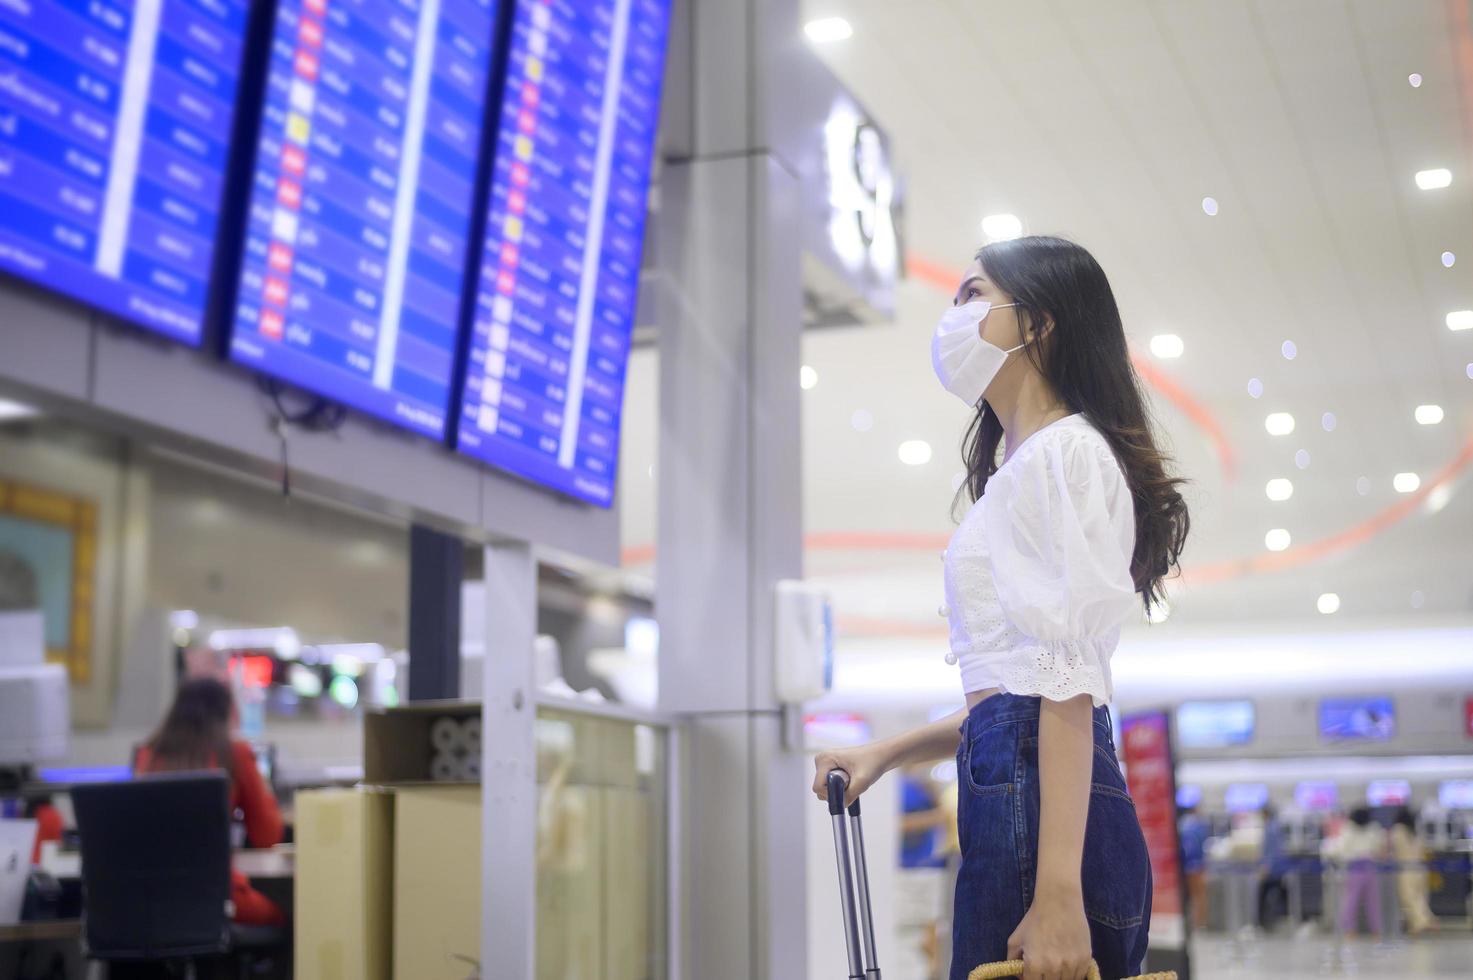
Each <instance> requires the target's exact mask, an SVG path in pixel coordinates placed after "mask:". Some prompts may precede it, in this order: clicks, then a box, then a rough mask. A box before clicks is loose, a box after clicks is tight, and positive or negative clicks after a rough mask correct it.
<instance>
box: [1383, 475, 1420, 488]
mask: <svg viewBox="0 0 1473 980" xmlns="http://www.w3.org/2000/svg"><path fill="white" fill-rule="evenodd" d="M1391 485H1392V486H1393V487H1395V488H1396V492H1397V493H1416V492H1417V488H1418V487H1420V486H1421V485H1422V478H1421V477H1420V476H1418V475H1417V474H1415V473H1398V474H1396V476H1395V477H1393V478H1392V480H1391Z"/></svg>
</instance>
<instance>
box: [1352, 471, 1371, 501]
mask: <svg viewBox="0 0 1473 980" xmlns="http://www.w3.org/2000/svg"><path fill="white" fill-rule="evenodd" d="M1355 492H1356V493H1358V494H1360V495H1361V496H1362V497H1369V496H1370V495H1371V480H1370V477H1365V476H1363V477H1360V478H1359V479H1358V480H1356V481H1355Z"/></svg>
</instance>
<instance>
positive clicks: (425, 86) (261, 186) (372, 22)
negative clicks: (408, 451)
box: [230, 0, 496, 437]
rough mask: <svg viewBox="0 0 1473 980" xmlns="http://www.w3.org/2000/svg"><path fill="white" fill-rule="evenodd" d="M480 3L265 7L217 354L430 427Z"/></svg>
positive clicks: (451, 309) (470, 118) (466, 200)
mask: <svg viewBox="0 0 1473 980" xmlns="http://www.w3.org/2000/svg"><path fill="white" fill-rule="evenodd" d="M495 7H496V4H495V2H494V0H282V2H281V3H279V4H278V5H277V8H276V21H275V24H274V26H273V29H272V49H271V57H270V65H269V70H268V73H267V85H266V94H265V99H264V104H263V111H262V120H261V134H260V141H259V144H258V146H257V149H256V166H255V172H254V176H253V182H252V190H251V201H250V213H249V216H248V223H247V227H246V241H245V254H244V258H243V264H242V268H241V278H240V287H239V292H238V294H237V299H236V309H235V327H234V332H233V334H232V337H231V343H230V353H231V357H232V358H233V359H235V360H236V361H238V362H240V363H243V364H248V365H251V366H253V367H257V368H259V369H260V370H262V371H264V372H266V373H267V374H271V375H273V376H275V377H278V378H281V379H283V380H286V381H290V382H292V383H293V384H298V385H301V386H302V387H305V388H310V389H311V390H313V391H316V392H318V393H320V394H322V395H325V396H327V397H329V398H333V399H335V400H337V401H340V402H343V403H344V404H347V405H351V406H353V407H355V408H358V409H361V410H363V411H366V412H370V413H372V414H375V415H379V416H381V417H383V418H386V419H388V420H390V421H392V422H395V423H397V424H399V425H402V426H405V427H406V428H409V429H412V430H414V431H416V432H420V433H424V434H426V435H431V436H435V437H443V436H444V434H445V416H446V413H447V412H448V410H449V406H450V386H451V380H452V377H453V373H454V361H455V354H456V348H457V325H458V323H459V319H460V298H461V291H462V290H461V286H462V282H463V277H464V274H465V273H464V269H465V264H466V246H467V239H468V237H469V234H470V213H471V210H472V205H473V197H474V187H475V181H476V171H477V164H478V160H479V155H480V147H481V123H482V119H483V117H484V107H485V98H486V90H487V80H488V71H489V66H490V59H491V46H492V43H493V40H494V24H495Z"/></svg>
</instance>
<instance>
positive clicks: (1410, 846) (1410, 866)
mask: <svg viewBox="0 0 1473 980" xmlns="http://www.w3.org/2000/svg"><path fill="white" fill-rule="evenodd" d="M1391 858H1392V860H1394V861H1395V862H1396V893H1397V896H1398V897H1399V898H1400V899H1401V908H1402V911H1403V912H1404V913H1405V914H1406V917H1407V932H1409V933H1411V934H1412V935H1413V936H1419V935H1421V934H1422V933H1424V932H1429V931H1433V930H1436V929H1437V919H1436V917H1435V916H1433V914H1432V906H1431V904H1430V903H1429V901H1428V898H1427V890H1428V889H1427V853H1426V850H1425V849H1424V848H1423V847H1422V842H1421V841H1420V840H1418V839H1417V818H1416V817H1414V816H1412V811H1411V810H1410V809H1408V808H1407V807H1402V808H1401V809H1399V810H1397V811H1396V822H1395V823H1393V824H1392V825H1391Z"/></svg>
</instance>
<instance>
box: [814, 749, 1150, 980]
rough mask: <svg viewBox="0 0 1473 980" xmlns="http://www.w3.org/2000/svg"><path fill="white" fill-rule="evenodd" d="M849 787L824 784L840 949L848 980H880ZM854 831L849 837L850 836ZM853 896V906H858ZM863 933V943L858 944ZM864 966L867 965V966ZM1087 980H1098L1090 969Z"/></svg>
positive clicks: (987, 966)
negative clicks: (848, 799) (841, 930)
mask: <svg viewBox="0 0 1473 980" xmlns="http://www.w3.org/2000/svg"><path fill="white" fill-rule="evenodd" d="M848 783H849V780H848V777H847V776H846V775H845V774H844V771H843V770H842V769H834V770H832V771H831V772H829V774H828V776H827V777H826V778H825V787H826V789H827V790H828V797H829V820H830V821H831V822H832V823H833V825H834V858H835V860H836V861H837V863H838V866H839V908H840V911H841V912H842V914H843V918H844V944H845V949H846V950H847V952H848V954H849V980H880V961H879V958H878V957H877V956H876V955H875V923H874V917H873V915H872V914H871V912H870V900H869V869H868V867H867V866H866V864H865V859H864V829H863V827H862V826H861V824H860V821H859V800H857V799H856V800H855V801H854V802H853V803H851V804H849V808H848V809H849V822H848V823H847V824H846V823H845V821H844V809H845V808H844V790H845V789H846V788H847V786H848ZM851 831H852V833H851ZM856 895H857V900H856ZM861 929H862V930H863V941H861ZM866 964H868V965H866ZM1022 975H1023V961H1022V960H1013V961H1010V962H1006V963H984V964H983V965H981V966H979V967H977V968H976V969H975V970H973V971H972V972H971V973H970V974H968V976H967V980H1001V978H1004V977H1021V976H1022ZM1089 977H1090V980H1100V971H1099V968H1098V967H1096V966H1095V965H1094V964H1093V963H1091V964H1090V967H1089ZM1135 980H1176V974H1175V973H1148V974H1145V975H1144V976H1141V977H1136V978H1135Z"/></svg>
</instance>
